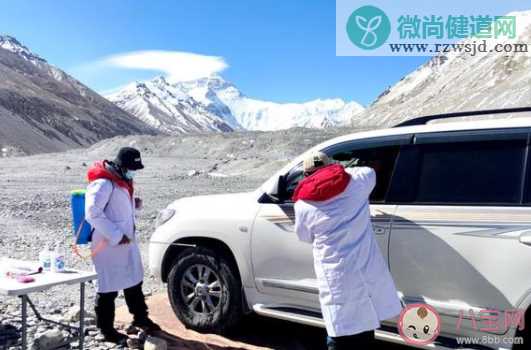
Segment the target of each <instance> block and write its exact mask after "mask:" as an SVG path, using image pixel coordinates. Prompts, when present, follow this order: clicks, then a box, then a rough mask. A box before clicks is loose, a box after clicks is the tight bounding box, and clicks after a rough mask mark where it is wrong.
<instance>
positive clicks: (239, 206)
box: [168, 192, 258, 218]
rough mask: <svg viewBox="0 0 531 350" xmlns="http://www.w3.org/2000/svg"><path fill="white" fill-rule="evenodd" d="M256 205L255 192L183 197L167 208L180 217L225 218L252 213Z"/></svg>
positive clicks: (256, 197)
mask: <svg viewBox="0 0 531 350" xmlns="http://www.w3.org/2000/svg"><path fill="white" fill-rule="evenodd" d="M257 205H258V196H257V194H256V192H242V193H229V194H215V195H204V196H195V197H185V198H181V199H178V200H176V201H175V202H173V203H171V204H170V205H169V206H168V208H171V209H174V210H176V211H177V212H179V213H180V215H183V214H186V213H188V214H191V215H193V216H196V217H197V216H198V215H203V216H208V217H209V218H213V217H218V216H221V217H225V218H226V217H227V216H232V215H234V214H235V213H237V214H238V215H242V214H243V213H244V212H248V211H254V210H256V209H255V208H256V206H257Z"/></svg>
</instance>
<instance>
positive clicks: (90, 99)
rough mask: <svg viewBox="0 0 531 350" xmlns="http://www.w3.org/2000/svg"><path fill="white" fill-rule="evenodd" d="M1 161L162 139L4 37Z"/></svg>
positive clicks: (0, 48)
mask: <svg viewBox="0 0 531 350" xmlns="http://www.w3.org/2000/svg"><path fill="white" fill-rule="evenodd" d="M0 124H1V125H2V127H1V128H0V157H5V156H9V155H17V154H34V153H41V152H57V151H65V150H67V149H71V148H75V147H86V146H89V145H91V144H93V143H94V142H97V141H100V140H102V139H106V138H109V137H113V136H117V135H131V134H156V133H157V131H155V130H154V129H153V128H151V127H149V126H148V125H146V124H145V123H143V122H141V121H139V120H138V119H136V118H134V117H133V116H131V115H130V114H128V113H127V112H125V111H123V110H122V109H120V108H118V107H116V105H114V104H112V103H110V102H109V101H107V100H106V99H104V98H103V97H101V96H100V95H98V94H97V93H95V92H94V91H92V90H90V89H89V88H88V87H86V86H84V85H83V84H81V83H80V82H79V81H77V80H75V79H74V78H72V77H71V76H69V75H68V74H66V73H65V72H63V71H62V70H60V69H59V68H57V67H55V66H53V65H51V64H49V63H48V62H47V61H46V60H45V59H43V58H41V57H40V56H38V55H36V54H34V53H33V52H31V51H30V50H29V49H28V48H27V47H25V46H24V45H23V44H21V43H20V42H18V41H17V40H16V39H15V38H12V37H10V36H1V35H0Z"/></svg>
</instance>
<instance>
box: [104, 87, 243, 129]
mask: <svg viewBox="0 0 531 350" xmlns="http://www.w3.org/2000/svg"><path fill="white" fill-rule="evenodd" d="M107 98H108V99H109V100H110V101H112V102H114V103H115V104H116V105H117V106H118V107H120V108H123V109H124V110H126V111H128V112H130V113H131V114H133V115H135V116H136V117H137V118H138V119H140V120H142V121H143V122H145V123H146V124H148V125H151V126H152V127H154V128H156V129H158V130H161V131H163V132H166V133H170V134H177V133H188V132H204V131H220V132H227V131H233V127H231V125H229V124H228V123H227V122H226V121H225V120H224V119H223V118H222V117H220V116H218V115H217V114H216V113H214V112H213V111H210V110H209V109H208V108H207V107H206V106H204V105H203V104H201V103H199V102H198V101H196V100H195V99H193V98H192V97H191V96H188V95H186V94H185V93H184V92H183V91H181V89H180V88H179V87H178V86H174V85H171V84H169V83H168V82H167V81H166V79H165V78H164V77H158V78H155V79H153V80H151V81H147V82H139V83H133V84H129V85H128V86H126V87H125V88H124V89H122V90H120V91H119V92H117V93H115V94H112V95H109V96H107Z"/></svg>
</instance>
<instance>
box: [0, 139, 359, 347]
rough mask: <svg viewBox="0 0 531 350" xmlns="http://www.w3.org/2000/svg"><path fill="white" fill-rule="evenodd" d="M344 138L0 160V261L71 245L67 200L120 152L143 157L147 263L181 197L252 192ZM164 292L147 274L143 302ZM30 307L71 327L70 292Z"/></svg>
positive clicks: (151, 144)
mask: <svg viewBox="0 0 531 350" xmlns="http://www.w3.org/2000/svg"><path fill="white" fill-rule="evenodd" d="M350 131H351V130H347V129H327V130H309V129H291V130H287V131H278V132H237V133H230V134H212V135H182V136H178V137H169V136H168V137H163V136H129V137H115V138H113V139H109V140H105V141H101V142H99V143H97V144H95V145H94V146H92V147H90V148H88V149H81V150H73V151H68V152H62V153H48V154H41V155H34V156H27V157H9V158H0V203H2V205H0V256H9V257H12V258H23V259H34V260H36V259H38V253H39V251H40V250H42V249H43V247H45V246H53V245H57V244H60V245H66V246H68V245H69V244H71V243H72V231H71V226H70V203H69V192H70V191H71V190H74V189H78V188H83V187H84V186H85V185H86V183H85V174H86V171H87V167H88V166H89V165H90V164H91V163H92V162H94V161H95V160H99V159H103V158H112V157H113V156H114V155H115V154H116V152H117V150H118V149H119V148H120V147H122V146H125V145H131V146H134V147H137V148H138V149H140V150H141V151H142V153H143V155H144V164H145V165H146V169H145V170H144V171H142V172H140V173H139V175H138V179H137V184H136V188H137V195H138V196H140V197H142V198H143V199H144V210H143V211H142V212H141V214H140V216H139V219H138V225H137V226H138V232H139V239H140V245H141V250H142V253H143V254H144V262H145V263H146V262H147V259H146V256H145V255H146V254H147V241H148V239H149V236H150V234H151V233H152V231H153V229H154V228H153V224H154V220H155V218H156V215H157V212H158V210H160V209H162V208H164V207H165V206H166V205H167V204H169V203H170V202H172V201H174V200H176V199H178V198H181V197H185V196H194V195H200V194H214V193H227V192H239V191H248V190H253V189H255V188H256V187H257V186H259V185H260V184H261V183H262V182H263V181H264V180H266V179H267V178H268V177H269V176H270V175H271V174H272V173H273V172H274V171H275V170H277V169H278V168H279V167H280V166H282V165H283V164H284V163H285V162H287V161H288V160H290V159H291V158H293V157H294V156H296V155H298V154H300V153H302V152H303V151H304V150H306V149H307V148H309V147H311V146H312V145H315V144H317V143H319V142H321V141H324V140H326V139H330V138H332V137H334V136H338V135H343V134H346V133H349V132H350ZM67 264H68V266H69V267H75V268H81V269H88V268H91V265H90V263H89V262H88V261H83V260H82V259H80V258H77V257H74V256H73V255H69V256H68V261H67ZM162 290H163V285H161V284H160V282H159V281H157V280H154V279H153V278H152V277H151V276H150V275H149V271H148V270H147V269H146V276H145V291H146V292H147V294H148V295H151V294H154V293H157V292H160V291H162ZM94 295H95V290H94V287H93V286H92V285H89V287H88V288H87V310H91V309H92V308H93V302H94ZM33 299H34V301H35V303H36V304H37V305H38V306H39V307H40V308H42V309H43V312H44V313H45V314H47V315H48V316H49V317H51V318H57V319H61V320H64V321H70V320H72V319H75V317H76V308H75V305H77V301H78V291H77V287H75V286H71V287H67V288H61V289H59V288H55V289H52V290H50V291H49V292H46V293H42V294H36V295H35V296H34V297H33ZM119 300H120V302H121V301H122V299H119ZM18 303H19V301H18V300H16V298H6V297H0V315H2V316H0V322H3V323H8V324H12V323H14V318H15V316H17V314H16V313H17V312H18V311H17V310H18ZM32 322H33V323H34V322H35V320H33V321H32ZM93 322H94V320H93V318H89V325H88V326H89V328H88V329H89V335H90V337H89V340H88V341H89V342H91V341H92V342H94V336H96V334H97V332H96V331H95V329H94V325H93ZM14 324H16V323H14ZM34 331H36V333H33V334H32V335H31V336H32V337H36V338H37V339H40V337H41V336H44V333H46V332H47V331H54V330H53V329H47V328H45V327H44V326H41V327H40V328H36V329H34ZM54 332H55V331H54ZM56 335H57V334H56ZM89 348H90V349H93V347H89ZM94 348H97V347H94ZM104 348H105V347H104ZM102 349H103V348H102Z"/></svg>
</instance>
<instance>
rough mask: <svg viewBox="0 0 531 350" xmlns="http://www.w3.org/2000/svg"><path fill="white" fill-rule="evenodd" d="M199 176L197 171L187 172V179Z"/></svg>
mask: <svg viewBox="0 0 531 350" xmlns="http://www.w3.org/2000/svg"><path fill="white" fill-rule="evenodd" d="M199 174H200V173H199V171H198V170H195V169H194V170H190V171H189V172H188V176H189V177H193V176H197V175H199Z"/></svg>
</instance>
